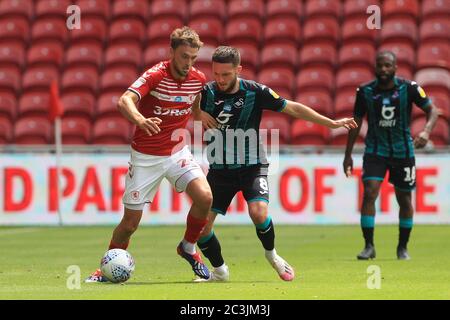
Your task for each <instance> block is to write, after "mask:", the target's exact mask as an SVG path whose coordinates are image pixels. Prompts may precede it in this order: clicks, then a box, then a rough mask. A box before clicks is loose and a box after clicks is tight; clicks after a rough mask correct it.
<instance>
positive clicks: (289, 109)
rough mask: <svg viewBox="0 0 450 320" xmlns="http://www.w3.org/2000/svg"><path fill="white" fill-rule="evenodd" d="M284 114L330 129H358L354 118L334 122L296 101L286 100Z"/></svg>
mask: <svg viewBox="0 0 450 320" xmlns="http://www.w3.org/2000/svg"><path fill="white" fill-rule="evenodd" d="M283 112H284V113H287V114H288V115H290V116H292V117H294V118H297V119H303V120H306V121H310V122H314V123H317V124H320V125H322V126H325V127H328V128H330V129H337V128H340V127H344V128H346V129H349V130H350V129H354V128H356V127H357V124H356V122H355V120H353V118H344V119H339V120H332V119H330V118H327V117H325V116H323V115H321V114H320V113H318V112H316V111H314V110H313V109H311V108H310V107H308V106H305V105H304V104H301V103H298V102H295V101H290V100H286V107H285V108H284V109H283Z"/></svg>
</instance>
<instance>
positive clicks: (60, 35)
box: [31, 18, 73, 43]
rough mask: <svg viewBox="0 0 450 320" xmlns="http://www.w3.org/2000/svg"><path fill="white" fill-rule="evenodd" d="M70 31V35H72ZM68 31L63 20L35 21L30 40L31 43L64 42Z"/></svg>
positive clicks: (45, 19) (47, 19)
mask: <svg viewBox="0 0 450 320" xmlns="http://www.w3.org/2000/svg"><path fill="white" fill-rule="evenodd" d="M72 32H73V31H71V32H70V33H72ZM68 34H69V32H68V30H67V26H66V22H65V20H62V19H58V18H43V19H39V20H36V21H35V23H34V24H33V28H32V30H31V38H32V39H33V43H36V41H38V40H40V41H47V40H52V41H60V42H61V43H64V42H66V40H67V37H68Z"/></svg>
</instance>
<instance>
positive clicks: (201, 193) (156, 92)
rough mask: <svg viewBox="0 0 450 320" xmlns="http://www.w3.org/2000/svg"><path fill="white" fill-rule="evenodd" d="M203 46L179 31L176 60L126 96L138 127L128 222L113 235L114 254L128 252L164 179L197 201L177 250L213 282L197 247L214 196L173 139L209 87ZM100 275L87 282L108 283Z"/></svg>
mask: <svg viewBox="0 0 450 320" xmlns="http://www.w3.org/2000/svg"><path fill="white" fill-rule="evenodd" d="M202 45H203V43H202V42H201V41H200V39H199V36H198V35H197V33H196V32H195V31H193V30H192V29H190V28H188V27H183V28H180V29H176V30H174V31H173V32H172V34H171V36H170V46H171V49H170V60H169V61H163V62H160V63H158V64H156V65H155V66H153V67H152V68H150V69H149V70H147V71H146V72H145V73H144V74H143V75H142V76H141V77H139V78H138V79H137V80H136V81H135V82H134V83H133V84H132V85H131V86H130V87H129V88H128V90H127V91H126V92H125V93H124V94H123V95H122V97H121V98H120V99H119V102H118V109H119V110H120V112H121V113H122V115H123V116H125V117H126V118H127V119H128V120H129V121H131V122H132V123H134V124H135V125H136V131H135V134H134V137H133V141H132V144H131V147H132V150H131V160H130V167H129V171H128V174H127V176H126V182H125V192H124V195H123V203H124V207H125V212H124V215H123V218H122V221H121V222H120V223H119V225H118V226H117V227H116V229H115V230H114V232H113V235H112V239H111V243H110V245H109V249H115V248H120V249H124V250H125V249H127V247H128V244H129V241H130V237H131V235H132V234H133V233H134V232H135V231H136V229H137V227H138V225H139V221H140V220H141V217H142V210H143V207H144V205H145V204H146V203H151V201H152V200H153V197H154V196H155V194H156V192H157V190H158V187H159V185H160V183H161V181H162V179H163V178H166V179H168V180H169V182H170V183H171V184H172V185H173V186H174V188H175V189H176V190H177V191H178V192H183V191H185V192H186V193H187V194H188V195H189V197H190V198H191V199H192V207H191V209H190V211H189V213H188V216H187V223H186V232H185V234H184V238H183V240H182V241H181V242H180V244H179V245H178V247H177V252H178V254H179V255H180V256H181V257H183V258H184V259H186V260H187V261H188V262H189V264H190V265H191V267H192V270H193V271H194V273H195V275H197V276H199V277H200V278H204V279H208V278H209V276H210V274H209V271H208V268H207V267H206V265H205V264H204V263H203V261H202V259H201V257H200V254H199V253H198V252H196V248H195V244H196V242H197V240H198V239H199V237H200V233H201V231H202V229H203V228H204V226H205V225H206V222H207V220H206V217H207V215H208V212H209V210H210V208H211V203H212V194H211V189H210V187H209V185H208V182H207V181H206V178H205V175H204V173H203V171H202V169H201V168H200V166H199V165H198V164H197V163H196V162H195V160H194V159H193V157H192V154H191V153H190V151H189V149H188V146H187V145H184V146H183V145H182V146H181V147H180V142H179V141H174V140H173V139H172V133H173V132H174V131H175V130H176V129H182V128H185V127H186V123H187V121H188V119H189V117H190V115H191V113H192V106H193V105H198V103H199V100H200V95H199V93H200V92H201V90H202V87H203V85H204V84H205V81H206V79H205V76H204V74H203V73H202V72H200V71H198V70H196V69H195V68H193V64H194V61H195V59H196V57H197V54H198V51H199V49H200V47H201V46H202ZM104 281H106V279H105V277H103V276H102V274H101V271H100V269H98V270H96V271H95V272H94V273H93V274H92V275H91V276H90V277H89V278H88V279H87V280H86V282H104Z"/></svg>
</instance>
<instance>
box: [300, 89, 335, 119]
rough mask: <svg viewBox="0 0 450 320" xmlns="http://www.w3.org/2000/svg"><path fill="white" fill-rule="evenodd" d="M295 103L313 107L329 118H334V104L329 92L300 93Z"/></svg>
mask: <svg viewBox="0 0 450 320" xmlns="http://www.w3.org/2000/svg"><path fill="white" fill-rule="evenodd" d="M295 101H298V102H300V103H302V104H304V105H306V106H308V107H311V108H313V109H314V110H316V111H317V112H319V113H321V114H323V115H326V116H327V117H333V104H332V100H331V95H330V93H329V92H328V91H327V90H315V91H307V92H304V93H303V92H300V93H299V94H298V95H297V97H296V98H295Z"/></svg>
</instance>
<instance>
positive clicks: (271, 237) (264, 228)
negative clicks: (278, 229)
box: [255, 216, 275, 251]
mask: <svg viewBox="0 0 450 320" xmlns="http://www.w3.org/2000/svg"><path fill="white" fill-rule="evenodd" d="M255 227H256V235H257V236H258V238H259V240H260V241H261V243H262V245H263V247H264V249H266V250H268V251H270V250H273V249H274V248H275V230H274V227H273V223H272V218H271V217H270V216H268V217H267V218H266V221H264V222H263V223H260V224H257V225H255Z"/></svg>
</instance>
